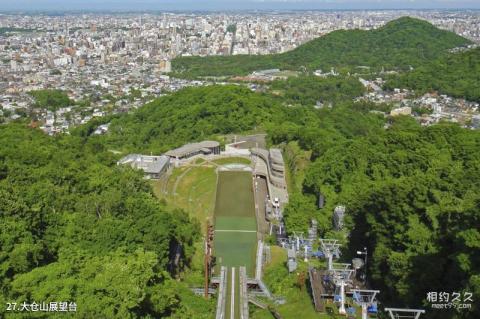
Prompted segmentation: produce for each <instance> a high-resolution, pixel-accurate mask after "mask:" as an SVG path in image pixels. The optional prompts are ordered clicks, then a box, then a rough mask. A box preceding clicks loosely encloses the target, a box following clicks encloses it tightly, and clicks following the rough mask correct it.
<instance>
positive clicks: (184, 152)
mask: <svg viewBox="0 0 480 319" xmlns="http://www.w3.org/2000/svg"><path fill="white" fill-rule="evenodd" d="M199 154H202V155H218V154H220V143H219V142H217V141H203V142H198V143H190V144H185V145H183V146H181V147H179V148H176V149H173V150H170V151H168V152H166V153H165V155H167V156H169V157H170V158H171V159H172V160H173V161H174V162H176V163H178V162H179V161H181V160H185V159H189V158H191V157H193V156H195V155H199Z"/></svg>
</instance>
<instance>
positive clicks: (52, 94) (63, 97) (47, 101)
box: [28, 90, 73, 111]
mask: <svg viewBox="0 0 480 319" xmlns="http://www.w3.org/2000/svg"><path fill="white" fill-rule="evenodd" d="M28 93H29V94H30V95H31V96H33V98H34V99H35V106H36V107H40V108H46V109H47V110H50V111H56V110H57V109H59V108H62V107H65V106H69V105H71V104H73V103H72V101H70V98H69V97H68V95H67V94H66V93H65V92H63V91H61V90H35V91H30V92H28Z"/></svg>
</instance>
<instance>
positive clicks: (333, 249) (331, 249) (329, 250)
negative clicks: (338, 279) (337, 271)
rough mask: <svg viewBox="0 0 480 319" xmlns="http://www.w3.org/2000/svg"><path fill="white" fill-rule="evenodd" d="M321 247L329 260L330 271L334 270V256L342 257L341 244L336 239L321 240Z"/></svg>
mask: <svg viewBox="0 0 480 319" xmlns="http://www.w3.org/2000/svg"><path fill="white" fill-rule="evenodd" d="M320 245H321V246H322V251H323V254H324V255H325V257H326V258H327V260H328V270H332V269H333V255H335V256H339V255H340V251H339V248H340V244H339V243H338V240H336V239H323V238H320Z"/></svg>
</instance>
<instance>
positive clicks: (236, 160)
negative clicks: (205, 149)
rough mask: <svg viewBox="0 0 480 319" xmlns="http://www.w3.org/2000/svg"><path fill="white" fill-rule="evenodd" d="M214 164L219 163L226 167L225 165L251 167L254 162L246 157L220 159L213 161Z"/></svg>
mask: <svg viewBox="0 0 480 319" xmlns="http://www.w3.org/2000/svg"><path fill="white" fill-rule="evenodd" d="M212 162H214V163H217V164H219V165H225V164H245V165H250V164H251V163H252V161H250V159H248V158H245V157H225V158H219V159H216V160H213V161H212Z"/></svg>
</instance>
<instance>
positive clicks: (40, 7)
mask: <svg viewBox="0 0 480 319" xmlns="http://www.w3.org/2000/svg"><path fill="white" fill-rule="evenodd" d="M0 3H2V5H1V9H0V11H78V10H81V11H107V10H111V11H149V10H151V11H222V10H395V9H480V2H478V1H475V0H463V1H453V0H435V1H426V0H395V1H388V0H367V1H365V0H341V1H332V0H248V1H238V0H228V1H220V0H208V1H191V0H180V1H172V0H142V1H135V2H134V3H133V2H132V1H129V0H107V1H101V2H98V1H93V0H87V1H68V2H65V1H59V0H40V1H32V0H19V1H15V2H10V1H9V2H7V1H5V0H2V1H0Z"/></svg>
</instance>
